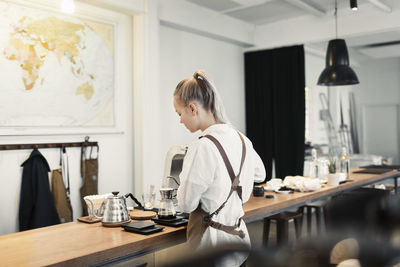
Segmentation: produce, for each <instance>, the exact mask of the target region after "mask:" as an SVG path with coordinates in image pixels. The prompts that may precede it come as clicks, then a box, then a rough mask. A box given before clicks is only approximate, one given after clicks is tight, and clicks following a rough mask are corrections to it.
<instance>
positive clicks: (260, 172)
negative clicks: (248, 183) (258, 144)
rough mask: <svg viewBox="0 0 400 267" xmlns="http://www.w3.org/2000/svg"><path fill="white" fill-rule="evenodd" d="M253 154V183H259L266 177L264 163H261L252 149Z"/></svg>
mask: <svg viewBox="0 0 400 267" xmlns="http://www.w3.org/2000/svg"><path fill="white" fill-rule="evenodd" d="M253 152H254V153H253V154H254V166H255V171H254V182H256V183H261V182H263V181H264V180H265V177H266V172H265V167H264V163H263V162H262V160H261V158H260V156H259V155H258V153H257V152H256V151H255V150H254V149H253Z"/></svg>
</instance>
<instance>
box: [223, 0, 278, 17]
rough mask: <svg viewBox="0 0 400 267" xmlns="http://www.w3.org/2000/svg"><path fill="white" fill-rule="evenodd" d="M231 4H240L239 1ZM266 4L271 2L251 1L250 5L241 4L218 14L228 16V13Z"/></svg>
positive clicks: (264, 0)
mask: <svg viewBox="0 0 400 267" xmlns="http://www.w3.org/2000/svg"><path fill="white" fill-rule="evenodd" d="M233 2H236V3H238V4H240V2H239V1H233ZM267 2H271V0H259V1H253V3H252V4H243V5H241V6H237V7H233V8H228V9H225V10H222V11H220V13H221V14H228V13H231V12H235V11H238V10H242V9H246V8H249V7H254V6H260V5H263V4H265V3H267Z"/></svg>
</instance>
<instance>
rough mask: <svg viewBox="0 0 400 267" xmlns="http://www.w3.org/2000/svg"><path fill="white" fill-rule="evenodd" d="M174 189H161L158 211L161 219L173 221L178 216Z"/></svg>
mask: <svg viewBox="0 0 400 267" xmlns="http://www.w3.org/2000/svg"><path fill="white" fill-rule="evenodd" d="M173 192H174V189H173V188H161V189H160V194H161V200H160V208H159V210H158V218H159V219H173V218H175V216H176V211H175V206H174V202H173V201H172V198H173Z"/></svg>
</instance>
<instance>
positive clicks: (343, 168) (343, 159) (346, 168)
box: [339, 147, 350, 179]
mask: <svg viewBox="0 0 400 267" xmlns="http://www.w3.org/2000/svg"><path fill="white" fill-rule="evenodd" d="M339 171H340V172H342V173H345V174H346V179H350V159H349V156H348V155H347V149H346V147H342V155H341V156H340V163H339Z"/></svg>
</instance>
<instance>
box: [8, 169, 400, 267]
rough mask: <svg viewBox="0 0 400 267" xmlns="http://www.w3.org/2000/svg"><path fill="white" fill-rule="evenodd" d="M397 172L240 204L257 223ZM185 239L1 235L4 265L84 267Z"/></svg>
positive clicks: (93, 227) (73, 230)
mask: <svg viewBox="0 0 400 267" xmlns="http://www.w3.org/2000/svg"><path fill="white" fill-rule="evenodd" d="M398 176H399V173H398V172H397V171H392V172H388V173H385V174H382V175H371V174H353V175H352V179H353V180H354V181H352V182H347V183H344V184H341V185H339V186H336V187H332V186H324V187H323V188H322V189H320V190H318V191H315V192H310V193H299V192H296V193H293V194H287V195H282V194H276V193H272V194H274V195H275V198H273V199H266V198H265V197H257V198H255V197H251V199H250V200H249V202H247V203H246V204H245V205H244V209H245V212H246V214H245V220H246V221H247V222H249V221H255V220H258V219H261V218H264V217H266V216H269V215H271V214H275V213H278V212H280V211H282V210H284V209H287V208H290V207H296V206H300V205H303V204H304V203H307V202H308V201H312V200H316V199H319V198H324V197H327V196H330V195H334V194H338V193H341V192H344V191H347V190H351V189H354V188H357V187H361V186H363V185H367V184H370V183H374V182H378V181H380V180H384V179H388V178H395V177H398ZM184 240H185V227H180V228H172V227H165V229H164V230H163V231H162V232H160V233H155V234H152V235H149V236H145V235H139V234H133V233H129V232H125V231H124V230H123V229H122V228H120V227H116V228H107V227H103V226H102V225H101V223H95V224H85V223H79V222H71V223H65V224H60V225H55V226H50V227H44V228H39V229H35V230H30V231H25V232H19V233H13V234H9V235H4V236H0V263H1V265H2V266H43V265H60V266H63V265H69V266H83V265H88V264H92V263H96V262H101V261H105V260H108V259H111V258H117V257H121V256H123V255H126V254H130V255H131V256H134V255H136V254H138V253H144V252H146V251H149V252H150V251H154V250H158V249H161V248H165V247H168V246H171V245H174V244H177V243H180V242H184Z"/></svg>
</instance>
